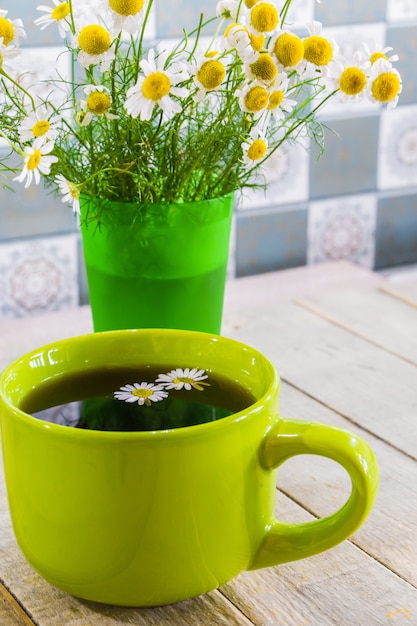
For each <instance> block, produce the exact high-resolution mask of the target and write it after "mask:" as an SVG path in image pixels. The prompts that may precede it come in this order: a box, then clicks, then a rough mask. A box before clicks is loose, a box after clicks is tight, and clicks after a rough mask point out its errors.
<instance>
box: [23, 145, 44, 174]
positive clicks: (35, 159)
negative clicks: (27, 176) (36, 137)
mask: <svg viewBox="0 0 417 626" xmlns="http://www.w3.org/2000/svg"><path fill="white" fill-rule="evenodd" d="M41 158H42V155H41V151H40V150H34V152H33V154H31V155H30V157H29V159H28V162H27V165H26V167H27V168H28V170H36V168H37V167H38V165H39V163H40V162H41Z"/></svg>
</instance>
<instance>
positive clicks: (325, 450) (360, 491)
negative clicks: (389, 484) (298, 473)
mask: <svg viewBox="0 0 417 626" xmlns="http://www.w3.org/2000/svg"><path fill="white" fill-rule="evenodd" d="M299 454H316V455H319V456H324V457H327V458H329V459H332V460H333V461H336V462H337V463H340V465H342V466H343V467H344V468H345V470H346V471H347V472H348V474H349V476H350V479H351V481H352V492H351V495H350V497H349V499H348V500H347V502H346V503H345V504H344V505H343V506H342V507H341V508H340V509H339V510H338V511H336V512H335V513H333V514H332V515H329V516H327V517H323V518H321V519H318V520H313V521H311V522H304V523H301V524H288V523H284V522H280V521H278V520H273V521H272V524H270V525H269V526H268V527H267V533H266V536H265V539H264V540H263V542H262V545H261V547H260V549H259V550H258V552H257V554H256V556H255V558H254V560H253V562H252V563H251V565H250V566H249V567H248V569H249V570H253V569H258V568H261V567H270V566H272V565H279V564H280V563H287V562H289V561H296V560H298V559H304V558H306V557H309V556H312V555H313V554H318V553H319V552H323V551H324V550H328V549H329V548H332V547H334V546H335V545H337V544H338V543H340V542H342V541H344V540H345V539H347V538H348V537H349V536H350V535H352V534H353V533H354V531H355V530H357V528H359V526H360V525H361V524H362V523H363V522H364V521H365V519H366V517H367V516H368V514H369V512H370V510H371V508H372V505H373V502H374V500H375V497H376V493H377V490H378V483H379V472H378V465H377V462H376V459H375V455H374V453H373V452H372V450H371V448H370V447H369V446H368V444H367V443H365V441H363V439H361V438H360V437H357V436H356V435H354V434H352V433H350V432H348V431H345V430H342V429H339V428H334V427H332V426H327V425H325V424H319V423H316V422H304V421H301V420H295V419H288V418H281V419H280V421H279V422H277V423H276V424H275V425H274V426H273V427H272V428H271V429H270V430H269V431H268V432H267V434H266V436H265V439H264V441H263V443H262V446H261V449H260V462H261V465H262V466H263V467H264V468H266V469H270V470H272V469H275V468H277V467H279V466H280V465H282V463H284V462H285V461H287V460H288V459H290V458H291V457H293V456H296V455H299Z"/></svg>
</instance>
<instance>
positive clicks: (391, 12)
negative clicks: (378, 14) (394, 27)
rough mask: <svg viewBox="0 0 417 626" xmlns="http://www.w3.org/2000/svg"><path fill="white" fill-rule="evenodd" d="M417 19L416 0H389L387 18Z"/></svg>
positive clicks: (394, 20)
mask: <svg viewBox="0 0 417 626" xmlns="http://www.w3.org/2000/svg"><path fill="white" fill-rule="evenodd" d="M415 19H417V3H416V2H415V0H387V20H388V21H389V22H405V23H407V22H408V21H409V20H415Z"/></svg>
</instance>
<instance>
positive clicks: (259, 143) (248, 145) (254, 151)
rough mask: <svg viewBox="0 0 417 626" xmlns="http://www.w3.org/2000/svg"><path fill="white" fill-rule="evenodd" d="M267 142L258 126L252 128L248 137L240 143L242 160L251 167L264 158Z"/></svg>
mask: <svg viewBox="0 0 417 626" xmlns="http://www.w3.org/2000/svg"><path fill="white" fill-rule="evenodd" d="M267 150H268V142H267V140H266V138H265V136H264V134H263V132H262V131H261V130H260V129H259V128H253V129H252V131H251V133H250V135H249V137H248V139H247V140H245V141H244V142H243V143H242V152H243V159H242V160H243V162H244V163H245V164H246V165H248V166H250V167H253V166H255V165H257V164H258V162H259V161H262V159H264V158H265V156H266V153H267Z"/></svg>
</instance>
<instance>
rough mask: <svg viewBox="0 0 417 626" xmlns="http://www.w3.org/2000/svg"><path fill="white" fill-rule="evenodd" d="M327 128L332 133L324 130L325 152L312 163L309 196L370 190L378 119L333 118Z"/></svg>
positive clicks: (374, 178) (374, 117) (373, 169)
mask: <svg viewBox="0 0 417 626" xmlns="http://www.w3.org/2000/svg"><path fill="white" fill-rule="evenodd" d="M329 126H330V127H331V128H332V129H333V131H334V132H331V131H328V130H326V139H325V153H324V154H323V155H322V156H321V157H320V158H312V160H311V164H310V197H311V198H312V199H317V198H322V197H326V196H338V195H343V194H346V193H350V194H352V193H362V192H365V191H373V190H374V189H375V186H376V160H377V154H378V127H379V118H378V117H377V116H371V117H358V118H351V119H345V120H338V119H337V120H336V119H335V120H331V121H329Z"/></svg>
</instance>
